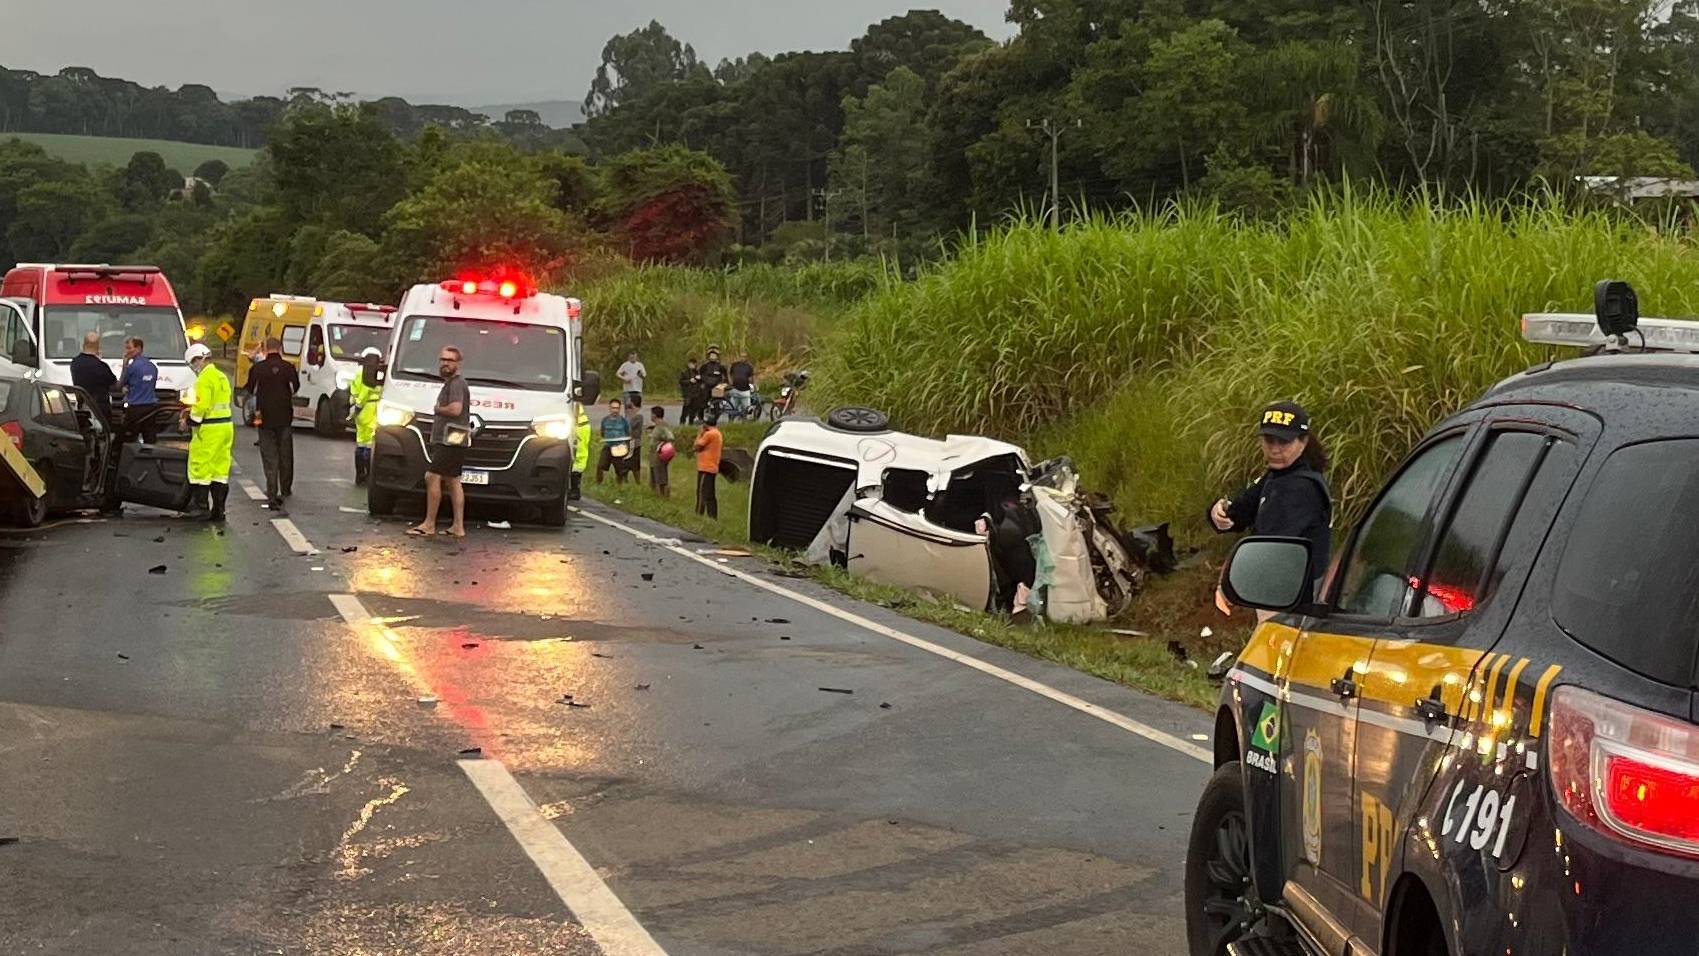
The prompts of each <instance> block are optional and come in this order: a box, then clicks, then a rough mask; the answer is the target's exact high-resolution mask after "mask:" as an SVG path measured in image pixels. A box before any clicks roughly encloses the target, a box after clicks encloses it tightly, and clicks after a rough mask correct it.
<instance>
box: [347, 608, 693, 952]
mask: <svg viewBox="0 0 1699 956" xmlns="http://www.w3.org/2000/svg"><path fill="white" fill-rule="evenodd" d="M329 597H330V603H331V604H332V605H333V606H335V608H336V613H337V614H339V615H341V617H342V619H343V620H344V621H345V622H347V624H348V626H350V627H354V628H361V627H371V626H373V625H375V624H376V623H377V622H375V621H374V620H373V619H372V615H371V613H370V612H368V611H367V610H366V607H365V605H363V604H361V603H360V599H359V598H357V597H355V596H354V595H352V594H332V595H329ZM385 656H386V657H388V658H389V659H390V660H391V661H392V662H393V663H394V664H395V665H396V666H397V667H398V669H400V670H401V672H402V676H404V677H405V678H406V679H407V680H408V682H409V683H411V684H413V686H414V688H415V689H416V690H422V691H424V692H427V693H430V692H432V691H431V690H430V686H429V682H428V681H426V679H425V678H424V677H423V675H421V674H420V673H419V671H418V670H417V669H416V668H414V667H412V666H411V665H410V664H408V663H407V661H406V659H405V657H404V656H402V652H400V651H391V650H389V649H386V651H385ZM433 696H439V695H434V693H433ZM459 764H460V769H461V771H463V772H464V773H465V774H466V777H467V779H468V780H470V781H471V782H472V786H474V787H476V788H477V790H478V793H479V795H481V796H482V797H483V798H484V802H485V803H487V804H489V806H490V809H491V810H493V811H494V812H495V815H496V817H497V818H498V819H500V820H501V822H502V824H503V825H504V826H506V827H507V831H508V832H509V833H511V834H512V835H513V838H514V840H516V841H517V842H518V843H519V846H520V849H523V850H524V851H525V855H526V856H528V857H530V858H531V862H532V863H533V864H535V865H536V867H537V870H538V872H540V873H542V875H543V879H544V880H546V881H547V882H548V884H549V888H550V889H553V890H554V891H555V895H556V896H558V897H559V898H560V901H561V902H562V903H564V904H565V905H566V908H567V909H568V910H570V911H571V912H572V915H573V917H574V918H576V919H577V920H578V923H579V925H581V926H583V927H584V931H585V932H587V933H589V934H590V937H591V938H592V939H594V940H595V941H596V944H597V945H598V946H600V947H601V950H602V952H603V953H606V954H607V956H666V950H663V949H662V948H661V946H660V944H659V943H656V942H655V938H654V937H653V936H650V935H649V931H648V930H646V929H644V928H643V926H642V924H641V923H639V922H637V917H635V916H633V915H632V914H631V911H630V910H629V909H626V907H625V904H624V903H622V902H620V899H619V897H618V896H616V895H614V891H613V890H611V889H609V888H608V885H607V883H605V882H603V880H602V878H601V876H599V875H598V874H597V873H596V870H595V867H592V866H591V865H590V862H589V861H588V860H586V859H584V855H583V854H581V853H579V852H578V849H577V848H576V847H574V846H573V845H572V843H571V842H570V841H568V840H567V838H566V834H564V833H562V832H561V830H560V828H559V827H558V826H556V825H555V824H554V823H553V822H551V821H550V820H549V819H548V818H546V817H544V816H543V814H542V811H541V810H539V809H537V804H536V802H535V801H533V800H532V799H531V796H530V794H528V793H526V792H525V788H524V787H522V786H520V784H519V781H517V780H515V779H513V774H512V773H509V772H508V769H507V767H506V766H505V765H503V764H502V763H501V761H499V760H495V759H491V758H484V759H480V760H462V761H459Z"/></svg>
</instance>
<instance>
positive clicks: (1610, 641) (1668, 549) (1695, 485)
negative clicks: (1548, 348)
mask: <svg viewBox="0 0 1699 956" xmlns="http://www.w3.org/2000/svg"><path fill="white" fill-rule="evenodd" d="M1695 528H1699V439H1693V438H1685V439H1679V440H1673V441H1657V442H1647V443H1645V444H1639V445H1628V446H1625V447H1623V448H1619V449H1617V451H1616V452H1615V453H1613V454H1612V455H1611V457H1610V458H1609V459H1608V460H1607V461H1606V462H1605V464H1604V467H1602V468H1601V469H1600V470H1599V474H1598V477H1597V478H1595V479H1594V480H1593V483H1592V486H1591V488H1589V489H1588V491H1587V497H1586V500H1584V501H1583V502H1582V504H1581V512H1580V514H1579V515H1578V516H1577V517H1576V519H1575V526H1574V527H1573V528H1572V529H1571V530H1570V532H1569V542H1568V544H1567V545H1566V546H1565V548H1564V553H1563V563H1562V566H1561V567H1560V568H1559V569H1558V579H1557V587H1556V592H1557V593H1556V594H1555V596H1554V599H1553V601H1552V614H1553V616H1554V617H1555V618H1556V619H1557V623H1558V625H1559V626H1560V627H1562V628H1563V629H1564V631H1565V632H1567V633H1568V634H1569V635H1570V636H1571V637H1573V638H1575V639H1576V640H1577V641H1580V642H1581V643H1582V644H1585V645H1587V646H1588V647H1590V648H1592V649H1593V650H1595V651H1597V652H1598V653H1600V654H1602V655H1604V656H1605V657H1608V658H1610V659H1611V660H1613V661H1616V662H1617V663H1619V664H1621V665H1623V666H1624V667H1627V668H1629V669H1630V670H1633V671H1636V672H1638V673H1640V674H1643V675H1645V676H1647V677H1650V678H1652V679H1653V680H1657V681H1662V682H1664V683H1666V684H1674V685H1686V684H1688V683H1690V682H1691V681H1692V679H1693V666H1694V649H1695V647H1696V646H1699V533H1695V530H1694V529H1695Z"/></svg>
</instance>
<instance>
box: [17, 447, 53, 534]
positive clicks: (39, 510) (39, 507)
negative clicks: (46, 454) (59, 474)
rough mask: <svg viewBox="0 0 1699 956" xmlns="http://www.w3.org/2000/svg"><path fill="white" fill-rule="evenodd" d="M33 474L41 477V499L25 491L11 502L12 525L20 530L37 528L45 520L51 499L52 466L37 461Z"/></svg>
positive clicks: (50, 463)
mask: <svg viewBox="0 0 1699 956" xmlns="http://www.w3.org/2000/svg"><path fill="white" fill-rule="evenodd" d="M35 472H36V474H38V475H40V476H41V483H42V485H43V486H44V487H43V488H42V492H41V497H40V498H36V497H33V496H32V495H30V493H29V492H27V491H25V492H23V493H22V494H20V495H19V496H18V498H17V499H16V500H15V501H13V502H12V523H13V524H15V525H17V526H18V527H20V528H39V527H41V525H42V523H43V522H45V521H46V520H47V508H48V503H49V501H51V500H52V498H53V464H52V462H46V461H38V462H36V463H35Z"/></svg>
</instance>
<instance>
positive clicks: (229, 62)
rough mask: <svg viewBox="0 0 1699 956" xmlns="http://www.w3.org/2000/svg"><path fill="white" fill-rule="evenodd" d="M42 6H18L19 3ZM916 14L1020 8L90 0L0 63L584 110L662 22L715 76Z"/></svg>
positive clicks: (230, 90)
mask: <svg viewBox="0 0 1699 956" xmlns="http://www.w3.org/2000/svg"><path fill="white" fill-rule="evenodd" d="M13 2H16V3H26V2H27V0H6V3H5V4H0V6H4V5H6V4H10V3H13ZM913 6H920V7H922V8H931V9H937V10H942V11H943V12H944V13H945V14H946V15H949V16H952V17H955V18H957V19H960V20H965V21H967V22H968V23H971V24H973V25H974V26H977V27H979V28H980V29H981V30H983V31H985V32H986V33H987V34H990V35H991V36H993V37H995V38H997V39H1006V38H1007V37H1008V36H1010V35H1011V34H1012V29H1011V28H1010V27H1009V25H1008V24H1007V23H1005V22H1004V20H1003V12H1004V10H1006V9H1007V7H1008V2H1007V0H930V2H928V0H911V2H910V3H903V2H900V0H481V2H468V0H264V2H257V0H223V2H218V0H215V2H211V3H209V2H207V0H81V2H79V3H76V4H72V5H70V6H60V7H57V8H56V9H57V10H59V14H55V15H45V8H43V10H40V11H38V13H42V14H43V15H30V16H15V17H7V18H6V20H5V23H4V25H3V26H0V65H3V66H6V67H10V68H13V69H31V70H37V71H40V72H43V73H51V72H57V71H58V70H59V69H61V68H63V67H66V66H86V67H91V68H93V69H94V70H95V71H96V72H98V73H100V74H101V75H103V76H118V77H123V78H125V79H130V80H135V81H136V82H138V83H142V84H144V85H147V86H170V87H177V86H180V85H182V84H184V83H205V84H207V85H208V86H211V87H212V88H214V89H216V90H218V91H219V92H220V93H224V94H234V95H252V94H258V93H271V94H281V93H282V92H283V90H284V89H286V88H288V87H291V86H317V87H321V88H323V89H326V90H348V91H354V92H358V93H361V94H363V95H387V94H394V95H398V96H404V97H406V98H408V99H410V100H413V101H415V102H424V101H432V102H446V103H454V104H458V105H462V106H476V105H484V104H489V103H504V102H518V101H531V100H555V99H559V100H582V99H583V98H584V94H585V92H586V91H587V90H588V89H589V86H590V79H591V77H592V76H593V75H594V74H595V71H596V66H597V64H599V63H600V62H601V53H602V45H603V44H604V43H606V42H607V40H608V38H609V37H611V36H613V35H615V34H618V33H626V32H629V31H631V30H632V29H634V28H636V27H638V26H641V25H643V24H645V23H648V22H649V20H650V19H658V20H660V21H661V22H662V23H663V24H665V25H666V27H667V29H668V31H670V32H671V33H672V34H673V36H675V37H678V38H679V39H680V40H682V41H684V42H686V43H689V44H692V45H693V46H695V48H696V53H697V55H698V56H700V57H701V58H702V59H704V60H706V61H707V62H708V63H709V64H710V65H712V64H714V63H717V62H718V61H719V60H720V58H721V57H737V56H742V55H744V54H747V53H749V52H751V51H754V50H760V51H762V52H764V53H779V52H785V51H790V50H828V49H844V48H846V47H848V45H849V41H850V40H851V39H853V38H855V37H858V36H860V35H861V34H862V33H863V32H865V31H866V29H867V26H868V25H869V24H871V23H874V22H877V21H879V20H882V19H884V18H886V17H889V16H894V15H897V14H901V13H904V12H906V11H908V10H909V9H910V8H911V7H913Z"/></svg>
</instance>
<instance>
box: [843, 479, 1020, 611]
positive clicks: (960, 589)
mask: <svg viewBox="0 0 1699 956" xmlns="http://www.w3.org/2000/svg"><path fill="white" fill-rule="evenodd" d="M849 572H850V573H851V574H854V575H857V576H859V577H864V578H867V579H868V580H871V581H877V582H880V583H882V584H893V585H897V586H900V587H908V588H917V589H920V590H924V591H931V592H933V593H935V594H940V595H945V596H948V597H951V598H954V599H955V600H957V601H960V602H961V603H962V604H964V605H966V606H967V607H970V608H973V609H974V610H983V609H985V608H987V607H989V606H990V605H991V597H992V587H993V578H992V573H993V572H992V568H991V543H990V539H989V537H988V536H987V535H984V534H970V533H965V532H961V531H957V530H955V529H954V528H946V527H943V526H942V525H936V524H932V523H931V522H930V521H928V520H927V519H926V518H925V516H923V515H920V514H917V513H914V512H910V511H904V510H902V509H901V508H898V507H896V506H894V505H893V504H891V503H890V502H886V501H880V500H877V499H870V500H863V501H857V502H856V503H855V504H853V505H851V506H850V510H849Z"/></svg>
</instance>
